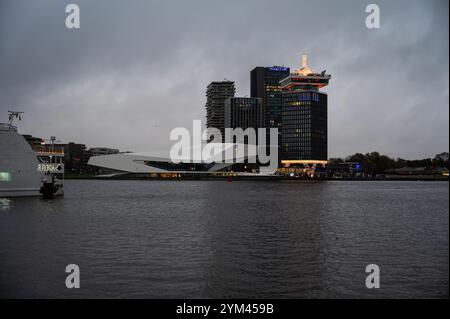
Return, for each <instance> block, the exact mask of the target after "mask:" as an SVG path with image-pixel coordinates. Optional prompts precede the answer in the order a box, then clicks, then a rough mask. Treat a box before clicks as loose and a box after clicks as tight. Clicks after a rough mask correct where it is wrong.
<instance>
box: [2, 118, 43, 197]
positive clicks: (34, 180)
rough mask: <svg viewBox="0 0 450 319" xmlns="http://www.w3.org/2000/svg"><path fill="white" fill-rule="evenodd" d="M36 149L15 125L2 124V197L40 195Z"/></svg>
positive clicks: (40, 176)
mask: <svg viewBox="0 0 450 319" xmlns="http://www.w3.org/2000/svg"><path fill="white" fill-rule="evenodd" d="M37 165H38V160H37V157H36V153H35V151H33V149H32V148H31V146H30V145H29V144H28V143H27V141H26V140H25V139H24V138H23V136H22V135H20V134H19V133H17V131H16V129H15V127H13V126H10V125H8V124H0V198H2V197H25V196H40V192H39V191H40V187H41V178H42V175H41V173H39V172H38V171H37Z"/></svg>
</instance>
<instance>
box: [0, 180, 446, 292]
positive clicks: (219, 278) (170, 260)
mask: <svg viewBox="0 0 450 319" xmlns="http://www.w3.org/2000/svg"><path fill="white" fill-rule="evenodd" d="M65 190H66V195H65V197H64V198H62V199H54V200H50V201H44V200H42V199H38V198H21V199H11V200H9V199H0V297H20V298H35V297H40V298H52V297H74V298H79V297H87V298H93V297H106V298H109V297H113V298H240V297H242V298H380V297H382V298H386V297H389V298H425V297H438V298H442V297H443V298H448V296H449V292H448V291H449V290H448V289H449V286H448V283H449V264H448V261H449V245H448V244H449V224H448V222H449V183H448V182H394V181H389V182H381V181H373V182H371V181H367V182H366V181H335V182H333V181H327V182H298V181H292V182H291V181H278V182H267V181H233V182H227V181H161V180H159V181H100V180H99V181H93V180H67V181H66V183H65ZM68 264H76V265H78V266H79V267H80V283H81V287H80V289H67V288H66V286H65V279H66V276H67V275H68V274H66V273H65V268H66V266H67V265H68ZM368 264H376V265H378V266H379V267H380V288H379V289H367V288H366V285H365V279H366V276H367V275H368V274H367V273H366V272H365V268H366V266H367V265H368Z"/></svg>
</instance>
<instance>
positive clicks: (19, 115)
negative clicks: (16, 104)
mask: <svg viewBox="0 0 450 319" xmlns="http://www.w3.org/2000/svg"><path fill="white" fill-rule="evenodd" d="M23 113H24V112H17V111H8V117H9V125H10V126H12V124H13V122H14V120H15V119H18V120H19V121H21V120H22V114H23Z"/></svg>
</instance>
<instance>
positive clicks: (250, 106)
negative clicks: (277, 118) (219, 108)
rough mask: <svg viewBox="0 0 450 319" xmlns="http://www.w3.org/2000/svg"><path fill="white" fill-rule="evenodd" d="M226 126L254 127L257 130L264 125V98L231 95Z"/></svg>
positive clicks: (226, 108)
mask: <svg viewBox="0 0 450 319" xmlns="http://www.w3.org/2000/svg"><path fill="white" fill-rule="evenodd" d="M225 127H226V128H233V129H235V128H242V129H243V130H245V129H247V128H253V129H255V130H256V131H257V129H258V128H261V127H264V126H263V110H262V99H261V98H254V97H230V98H228V99H226V100H225ZM228 142H232V141H228ZM242 142H243V141H242Z"/></svg>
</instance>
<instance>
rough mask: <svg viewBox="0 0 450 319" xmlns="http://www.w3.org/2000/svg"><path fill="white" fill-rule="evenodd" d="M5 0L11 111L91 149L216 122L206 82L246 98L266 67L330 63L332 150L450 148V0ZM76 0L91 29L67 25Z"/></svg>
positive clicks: (144, 147)
mask: <svg viewBox="0 0 450 319" xmlns="http://www.w3.org/2000/svg"><path fill="white" fill-rule="evenodd" d="M372 2H374V1H372V0H368V1H356V0H354V1H331V0H330V1H300V0H293V1H287V0H277V1H273V0H270V1H265V0H255V1H245V0H239V1H234V0H233V1H230V0H227V1H213V0H204V1H197V0H189V1H181V0H180V1H171V0H164V1H163V0H161V1H137V0H131V1H111V0H104V1H100V0H88V1H81V0H72V1H61V0H53V1H42V0H40V1H28V0H0V120H3V121H6V120H7V110H8V109H14V110H20V111H25V112H26V114H25V117H24V119H23V121H22V122H21V123H20V130H21V133H28V134H33V135H35V136H39V137H44V138H48V137H50V136H51V135H56V136H57V138H58V139H60V140H61V141H63V142H69V141H74V142H78V143H84V144H86V145H87V146H88V147H95V146H107V147H117V148H120V149H121V150H130V151H152V150H164V149H168V148H169V147H170V145H171V144H170V141H169V134H170V130H171V129H173V128H175V127H178V126H183V127H187V128H190V127H191V126H192V120H193V119H202V121H204V120H205V108H204V104H205V100H206V98H205V90H206V86H207V84H208V83H209V82H211V81H214V80H223V79H225V78H226V79H230V80H234V81H235V82H236V86H237V95H238V96H239V95H240V96H244V95H249V86H250V74H249V72H250V70H251V69H252V68H254V67H255V66H272V65H285V66H290V67H291V68H297V67H298V65H299V63H300V54H301V53H302V52H305V53H307V54H308V56H309V65H310V67H312V68H313V69H315V70H317V71H322V70H323V69H326V70H327V72H328V73H331V75H332V79H331V81H330V85H329V86H328V87H327V88H326V89H325V91H326V92H327V93H328V96H329V97H328V101H329V102H328V108H329V115H328V119H329V155H330V157H336V156H345V155H348V154H353V153H355V152H363V153H365V152H369V151H375V150H377V151H380V152H382V153H385V154H388V155H390V156H393V157H399V156H400V157H404V158H424V157H431V156H434V154H436V153H439V152H442V151H448V148H449V42H448V36H449V34H448V33H449V29H448V28H449V20H448V19H449V17H448V1H447V0H443V1H437V0H435V1H433V0H431V1H430V0H422V1H411V0H405V1H377V2H375V3H378V4H379V6H380V9H381V28H380V29H367V28H366V26H365V19H366V16H367V13H365V7H366V5H367V4H369V3H372ZM69 3H77V4H78V5H79V7H80V10H81V28H80V29H72V30H69V29H67V28H66V27H65V19H66V15H67V14H66V13H65V7H66V5H67V4H69Z"/></svg>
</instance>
